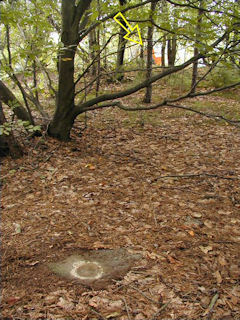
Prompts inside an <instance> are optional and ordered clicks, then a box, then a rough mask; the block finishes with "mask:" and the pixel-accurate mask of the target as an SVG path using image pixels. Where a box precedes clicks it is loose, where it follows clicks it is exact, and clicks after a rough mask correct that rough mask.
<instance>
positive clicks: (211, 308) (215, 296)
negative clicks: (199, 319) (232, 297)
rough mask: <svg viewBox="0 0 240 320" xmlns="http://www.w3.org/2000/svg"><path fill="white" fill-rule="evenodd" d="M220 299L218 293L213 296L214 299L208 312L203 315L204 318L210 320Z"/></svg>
mask: <svg viewBox="0 0 240 320" xmlns="http://www.w3.org/2000/svg"><path fill="white" fill-rule="evenodd" d="M218 298H219V294H218V293H216V294H215V295H214V296H213V298H212V300H211V302H210V304H209V306H208V308H207V310H206V311H205V312H204V314H203V316H207V318H206V319H210V316H211V313H212V311H213V308H214V306H215V303H216V302H217V300H218Z"/></svg>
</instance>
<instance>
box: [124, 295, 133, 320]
mask: <svg viewBox="0 0 240 320" xmlns="http://www.w3.org/2000/svg"><path fill="white" fill-rule="evenodd" d="M122 300H123V302H124V305H125V309H126V311H127V316H128V320H131V318H130V313H129V308H128V305H127V301H126V299H125V298H124V297H122Z"/></svg>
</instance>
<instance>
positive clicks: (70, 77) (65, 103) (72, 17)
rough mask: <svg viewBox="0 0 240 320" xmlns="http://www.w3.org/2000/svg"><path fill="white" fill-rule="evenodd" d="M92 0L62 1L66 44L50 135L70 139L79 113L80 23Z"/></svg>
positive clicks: (61, 57) (63, 38)
mask: <svg viewBox="0 0 240 320" xmlns="http://www.w3.org/2000/svg"><path fill="white" fill-rule="evenodd" d="M91 1H92V0H84V1H83V0H81V1H80V2H79V3H78V5H77V6H75V0H62V34H61V41H62V43H63V44H64V48H63V50H62V51H61V52H60V61H59V80H58V95H57V105H56V110H55V113H54V117H53V120H52V121H51V123H50V125H49V127H48V134H49V135H50V136H52V137H54V138H57V139H58V140H62V141H68V140H69V139H70V131H71V129H72V126H73V123H74V120H75V118H76V117H77V115H78V114H77V113H76V112H75V109H76V107H75V103H74V98H75V85H74V58H75V53H76V48H77V45H78V43H79V22H80V20H81V18H82V16H83V14H84V12H85V11H86V10H87V8H88V7H89V5H90V4H91Z"/></svg>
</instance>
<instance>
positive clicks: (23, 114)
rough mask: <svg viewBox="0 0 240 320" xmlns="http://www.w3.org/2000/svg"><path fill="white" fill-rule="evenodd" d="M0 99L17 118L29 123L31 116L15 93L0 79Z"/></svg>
mask: <svg viewBox="0 0 240 320" xmlns="http://www.w3.org/2000/svg"><path fill="white" fill-rule="evenodd" d="M0 100H1V101H2V102H4V103H5V104H6V105H8V106H9V107H10V108H11V110H12V111H13V113H14V114H15V115H16V116H17V118H18V119H20V120H23V121H29V122H30V123H31V117H30V116H29V113H28V112H27V110H26V109H25V108H24V107H23V106H22V104H21V103H20V102H19V101H18V100H17V98H16V97H15V95H14V94H13V93H12V91H11V90H9V89H8V88H7V86H6V85H5V84H4V83H3V82H2V81H1V80H0Z"/></svg>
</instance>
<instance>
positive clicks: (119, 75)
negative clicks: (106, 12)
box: [116, 0, 127, 81]
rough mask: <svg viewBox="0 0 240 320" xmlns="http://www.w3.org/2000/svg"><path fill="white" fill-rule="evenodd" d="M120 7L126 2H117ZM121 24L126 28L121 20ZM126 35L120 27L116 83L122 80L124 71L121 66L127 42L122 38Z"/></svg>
mask: <svg viewBox="0 0 240 320" xmlns="http://www.w3.org/2000/svg"><path fill="white" fill-rule="evenodd" d="M119 2H120V5H121V6H123V5H125V4H126V3H127V0H119ZM119 20H121V23H122V24H123V25H124V26H126V24H125V22H124V21H123V20H122V19H119ZM125 34H126V31H125V30H124V29H123V28H122V27H120V33H119V40H118V52H117V65H116V79H117V80H118V81H122V80H123V79H124V70H123V64H124V53H125V48H126V42H127V40H125V39H124V36H125Z"/></svg>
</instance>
